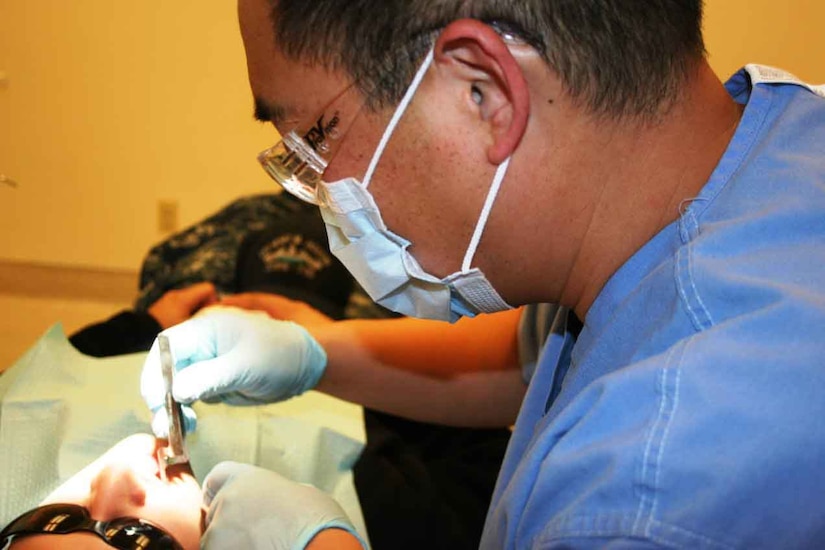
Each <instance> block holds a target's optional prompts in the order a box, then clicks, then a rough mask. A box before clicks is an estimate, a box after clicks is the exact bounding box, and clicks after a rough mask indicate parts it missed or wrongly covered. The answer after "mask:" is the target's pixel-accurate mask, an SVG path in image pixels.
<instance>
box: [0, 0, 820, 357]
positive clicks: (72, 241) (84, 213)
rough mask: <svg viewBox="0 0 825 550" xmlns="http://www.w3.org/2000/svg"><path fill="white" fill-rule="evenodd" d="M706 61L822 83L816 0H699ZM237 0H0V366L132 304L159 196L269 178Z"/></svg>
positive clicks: (154, 236)
mask: <svg viewBox="0 0 825 550" xmlns="http://www.w3.org/2000/svg"><path fill="white" fill-rule="evenodd" d="M706 6H707V9H706V22H705V34H706V38H707V46H708V50H709V52H710V61H711V63H712V65H713V67H714V68H715V69H716V71H717V72H718V73H719V74H720V75H721V76H722V77H723V78H725V77H727V76H728V75H730V74H731V73H732V72H733V71H735V70H736V69H737V68H738V67H739V66H741V65H743V64H744V63H748V62H754V61H756V62H761V63H766V64H772V65H776V66H781V67H784V68H786V69H788V70H790V71H792V72H794V73H796V74H797V75H798V76H799V77H801V78H803V79H805V80H808V81H811V82H816V83H821V82H825V46H823V43H822V34H821V26H822V22H823V21H825V2H823V1H822V0H788V1H787V2H776V1H775V0H771V1H768V0H707V2H706ZM251 103H252V102H251V97H250V94H249V91H248V89H247V83H246V70H245V66H244V56H243V49H242V45H241V41H240V36H239V32H238V28H237V22H236V14H235V2H234V1H233V0H215V1H207V2H204V1H201V0H197V1H196V0H175V1H172V2H169V1H161V0H144V1H140V2H134V1H132V2H127V1H126V0H70V1H69V0H0V175H6V176H8V177H11V178H13V179H15V180H17V181H18V182H19V185H18V187H17V188H11V187H8V186H6V185H4V184H2V183H0V311H2V312H3V315H2V316H0V371H2V370H3V368H4V367H6V366H8V365H10V364H11V362H12V361H13V360H14V359H15V358H16V357H18V356H19V355H20V354H21V353H23V351H24V350H25V349H27V348H28V347H29V346H30V345H31V344H32V343H33V342H34V341H35V340H36V339H37V337H38V336H39V335H40V334H41V333H42V332H43V331H44V330H46V328H48V327H49V326H51V325H52V324H54V323H55V322H57V321H62V322H63V324H64V327H65V328H66V331H67V333H72V332H73V331H75V330H77V329H78V328H80V327H81V326H83V325H84V324H87V323H90V322H94V321H98V320H101V319H104V318H106V317H107V316H109V315H110V314H112V313H114V312H116V311H117V310H119V309H120V308H123V307H127V306H128V305H129V303H130V301H131V300H132V298H133V296H134V289H135V286H136V277H135V273H136V271H137V269H138V267H139V265H140V261H141V259H142V258H143V256H144V254H145V253H146V251H147V249H148V248H149V247H150V246H151V245H152V244H153V243H154V242H156V241H158V240H160V239H162V238H163V236H164V235H163V233H162V232H161V231H159V229H158V204H159V203H160V202H161V201H172V202H176V203H177V204H178V208H179V216H178V221H179V226H181V227H182V226H184V225H187V224H190V223H192V222H195V221H197V220H198V219H200V218H202V217H203V216H205V215H207V214H209V213H211V212H213V211H215V210H216V209H218V208H219V207H220V206H221V205H223V204H226V203H227V202H228V201H230V200H231V199H232V198H234V197H237V196H239V195H242V194H249V193H256V192H266V191H271V190H272V189H273V188H274V187H273V186H274V184H273V183H271V182H270V180H269V178H268V177H267V176H266V175H265V174H264V173H263V171H262V170H261V169H260V168H259V167H258V164H257V162H256V161H255V154H256V153H257V152H258V151H259V150H261V149H263V148H265V147H268V146H269V145H271V144H272V143H273V142H274V141H275V140H276V139H277V136H276V135H275V132H274V131H273V130H272V129H271V128H268V127H266V126H263V125H260V124H257V123H255V122H254V121H253V120H252V116H251V114H252V104H251Z"/></svg>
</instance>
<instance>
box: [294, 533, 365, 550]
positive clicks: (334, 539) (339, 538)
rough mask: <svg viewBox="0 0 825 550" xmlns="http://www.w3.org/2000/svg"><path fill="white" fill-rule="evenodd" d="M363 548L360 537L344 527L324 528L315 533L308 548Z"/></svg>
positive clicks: (312, 549) (316, 549)
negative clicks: (356, 536)
mask: <svg viewBox="0 0 825 550" xmlns="http://www.w3.org/2000/svg"><path fill="white" fill-rule="evenodd" d="M327 548H329V549H330V550H363V547H362V546H361V543H360V542H358V539H357V538H355V537H354V536H352V535H351V534H350V533H347V532H346V531H344V530H343V529H324V530H323V531H321V532H320V533H318V534H317V535H315V536H314V537H313V538H312V540H311V541H309V544H307V546H306V550H325V549H327Z"/></svg>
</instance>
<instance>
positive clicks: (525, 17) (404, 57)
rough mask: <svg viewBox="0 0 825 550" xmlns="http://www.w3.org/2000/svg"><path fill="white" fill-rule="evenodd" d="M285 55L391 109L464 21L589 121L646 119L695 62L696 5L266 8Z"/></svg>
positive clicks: (675, 1)
mask: <svg viewBox="0 0 825 550" xmlns="http://www.w3.org/2000/svg"><path fill="white" fill-rule="evenodd" d="M270 2H271V3H272V10H273V18H274V29H275V34H276V37H277V40H278V46H279V47H280V48H281V50H282V51H283V52H284V54H285V55H287V56H291V57H295V58H302V59H305V60H308V61H310V62H315V63H319V64H321V65H323V66H325V67H329V68H334V69H341V70H344V71H346V72H347V73H349V74H350V75H351V76H352V77H353V79H354V80H355V81H356V82H357V85H358V86H359V87H360V89H361V90H362V92H363V93H364V95H365V97H366V98H367V103H368V105H369V106H370V107H371V108H379V107H385V106H389V105H393V104H395V103H397V102H398V101H399V100H400V98H401V96H402V95H403V93H404V90H405V89H406V87H407V85H408V84H409V82H410V80H411V79H412V75H413V73H414V72H415V69H416V68H417V66H418V64H419V63H420V60H421V59H422V58H423V56H424V55H425V54H426V51H427V49H428V48H429V47H430V45H431V44H432V43H433V41H434V40H435V37H436V36H437V35H438V32H439V31H440V30H441V29H443V28H444V27H446V26H447V25H448V24H449V23H450V22H452V21H454V20H456V19H459V18H462V17H471V18H475V19H479V20H481V21H485V22H497V23H498V26H499V28H501V27H504V28H505V29H506V30H507V31H508V32H510V33H511V34H515V35H517V36H518V37H519V38H520V39H522V40H524V41H525V42H527V43H528V44H530V45H531V46H532V47H533V48H535V49H536V51H537V52H538V53H539V55H541V57H542V58H543V59H544V60H545V61H546V62H547V63H548V65H549V66H550V67H551V68H552V69H554V70H555V71H556V72H557V73H558V74H559V76H560V77H561V79H562V81H563V83H564V84H565V86H566V88H567V89H568V91H569V93H570V94H571V96H572V97H574V98H575V99H577V100H579V101H580V102H581V103H582V104H583V105H585V106H586V107H588V108H589V109H590V110H591V111H593V112H594V113H598V114H603V115H608V116H615V117H620V116H624V115H639V114H652V113H655V112H656V111H657V110H658V109H659V108H660V107H661V106H662V105H663V104H667V103H668V101H669V100H670V99H672V98H673V97H675V96H676V94H677V93H678V90H679V87H680V85H681V84H682V83H683V82H684V80H685V78H686V77H687V76H688V74H689V72H690V71H691V69H692V68H693V67H694V65H695V63H696V61H697V60H699V59H701V58H702V56H703V55H704V44H703V41H702V31H701V27H702V0H270Z"/></svg>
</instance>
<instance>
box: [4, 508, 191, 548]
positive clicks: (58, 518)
mask: <svg viewBox="0 0 825 550" xmlns="http://www.w3.org/2000/svg"><path fill="white" fill-rule="evenodd" d="M78 531H84V532H89V533H95V534H96V535H97V536H99V537H100V538H102V539H103V540H104V541H106V543H107V544H109V545H110V546H113V547H114V548H119V549H120V550H183V547H182V546H181V545H180V544H178V542H177V541H176V540H175V539H174V538H173V537H172V535H170V534H169V533H167V532H166V531H164V530H163V529H161V528H160V527H158V526H157V525H154V524H153V523H151V522H149V521H147V520H145V519H139V518H129V517H124V518H117V519H113V520H110V521H97V520H94V519H92V518H91V517H90V516H89V511H88V510H87V509H86V508H84V507H83V506H78V505H77V504H48V505H46V506H40V507H38V508H35V509H33V510H29V511H28V512H26V513H25V514H23V515H21V516H20V517H18V518H17V519H15V520H14V521H12V522H11V523H10V524H8V525H7V526H6V528H5V529H3V531H2V532H0V550H6V549H7V548H8V547H9V546H11V543H12V542H14V541H15V540H17V539H20V538H23V537H26V536H29V535H40V534H55V535H66V534H69V533H75V532H78Z"/></svg>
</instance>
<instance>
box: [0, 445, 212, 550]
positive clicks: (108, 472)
mask: <svg viewBox="0 0 825 550" xmlns="http://www.w3.org/2000/svg"><path fill="white" fill-rule="evenodd" d="M57 502H63V503H73V504H80V505H81V506H85V507H86V508H88V509H89V512H90V514H91V516H92V518H94V519H97V520H110V519H114V518H118V517H123V516H131V517H137V518H141V519H146V520H149V521H151V522H152V523H154V524H155V525H157V526H159V527H161V528H162V529H163V530H164V531H166V532H168V533H169V534H171V535H172V536H173V537H175V539H176V540H177V541H178V542H179V543H180V544H181V545H183V548H184V549H186V550H189V549H197V548H199V545H200V536H201V502H202V497H201V489H200V486H199V484H198V482H197V480H196V479H195V478H194V477H193V476H192V475H191V471H189V472H188V473H182V474H180V475H176V476H175V477H174V478H173V479H170V480H168V481H163V480H161V478H160V476H159V469H158V463H157V459H156V457H155V438H154V437H152V436H149V435H147V434H139V435H136V436H131V437H128V438H126V439H124V440H123V441H121V442H120V443H118V444H117V445H115V446H114V447H112V448H111V449H110V450H109V451H107V452H106V454H104V455H103V456H102V457H100V458H99V459H98V460H96V461H95V462H94V463H92V464H91V465H89V466H88V467H87V468H84V469H83V470H82V471H81V472H79V473H78V474H77V475H75V476H74V477H72V478H71V479H70V480H69V481H67V482H66V483H65V484H63V485H62V486H61V487H60V488H58V489H57V490H56V491H55V492H53V493H52V494H51V495H49V496H48V497H47V498H46V499H45V500H44V501H43V504H49V503H57ZM11 548H13V549H14V550H25V549H41V548H43V549H45V548H49V549H60V548H91V549H97V548H100V549H111V546H109V545H108V544H106V542H105V541H103V540H102V539H100V538H99V537H98V536H97V535H95V534H94V533H83V532H79V533H71V534H68V535H35V536H29V537H25V538H21V539H19V540H18V541H17V542H15V543H14V544H12V546H11Z"/></svg>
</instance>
